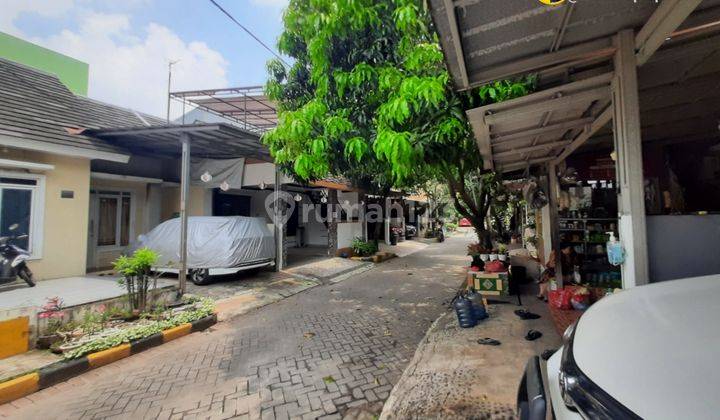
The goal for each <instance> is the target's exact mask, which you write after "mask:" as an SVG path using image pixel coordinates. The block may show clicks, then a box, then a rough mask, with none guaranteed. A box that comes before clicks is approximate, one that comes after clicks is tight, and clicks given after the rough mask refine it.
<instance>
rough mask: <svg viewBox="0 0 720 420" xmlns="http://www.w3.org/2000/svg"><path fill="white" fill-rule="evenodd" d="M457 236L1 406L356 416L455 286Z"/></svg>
mask: <svg viewBox="0 0 720 420" xmlns="http://www.w3.org/2000/svg"><path fill="white" fill-rule="evenodd" d="M466 241H467V239H461V238H452V239H449V240H448V241H447V242H445V243H444V244H435V245H432V246H430V247H428V248H426V249H424V250H422V251H420V252H417V253H415V254H412V255H410V256H407V257H404V258H398V259H394V260H391V261H388V262H386V263H383V264H381V265H379V266H378V267H377V268H375V269H373V270H370V271H367V272H365V273H363V274H360V275H358V276H356V277H354V278H351V279H347V280H345V281H343V282H341V283H337V284H331V285H327V286H318V287H315V288H313V289H310V290H308V291H305V292H303V293H300V294H298V295H295V296H292V297H290V298H288V299H285V300H283V301H280V302H278V303H275V304H272V305H269V306H266V307H263V308H260V309H258V310H257V311H255V312H252V313H250V314H247V315H244V316H242V317H239V318H236V319H234V320H232V321H229V322H225V323H222V324H218V325H217V326H216V327H214V328H213V329H212V330H210V331H209V332H205V333H196V334H192V335H190V336H187V337H183V338H181V339H178V340H175V341H173V342H171V343H168V344H166V345H163V346H160V347H157V348H154V349H151V350H149V351H146V352H144V353H141V354H138V355H135V356H132V357H130V358H128V359H124V360H122V361H119V362H117V363H114V364H111V365H108V366H105V367H103V368H100V369H97V370H95V371H91V372H88V373H86V374H84V375H82V376H79V377H77V378H75V379H73V380H71V381H69V382H67V383H64V384H60V385H58V386H56V387H53V388H49V389H46V390H43V391H41V392H38V393H36V394H33V395H31V396H30V397H28V398H25V399H22V400H19V401H18V402H16V403H13V404H15V406H18V408H19V409H15V406H13V407H9V406H6V407H0V415H2V414H5V415H9V416H10V417H12V418H27V419H31V418H43V419H51V418H58V419H76V418H83V419H85V418H88V419H90V418H93V419H94V418H111V417H112V418H133V419H140V418H173V419H174V418H261V419H274V418H278V419H284V418H322V417H327V418H340V417H346V418H362V417H367V418H369V417H371V416H372V415H373V414H377V413H379V412H380V411H381V409H382V403H383V401H384V400H385V399H386V398H387V397H388V395H389V392H390V390H391V388H392V386H393V384H395V383H396V382H397V380H398V379H399V377H400V375H401V373H402V371H403V369H404V368H405V367H406V366H407V364H408V362H409V360H410V359H411V358H412V356H413V354H414V351H415V348H416V347H417V344H418V343H419V342H420V340H421V339H422V337H423V336H424V333H425V331H426V330H427V328H428V327H429V325H430V324H431V323H432V321H433V320H435V318H437V316H439V315H440V313H441V312H443V311H444V309H445V307H446V306H447V303H448V301H449V300H450V298H451V297H452V296H453V293H454V290H455V289H456V288H457V287H458V286H459V284H460V282H461V281H462V272H461V265H462V264H463V263H465V262H466V260H467V257H465V256H464V255H465V245H466Z"/></svg>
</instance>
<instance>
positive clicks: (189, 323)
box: [0, 299, 217, 404]
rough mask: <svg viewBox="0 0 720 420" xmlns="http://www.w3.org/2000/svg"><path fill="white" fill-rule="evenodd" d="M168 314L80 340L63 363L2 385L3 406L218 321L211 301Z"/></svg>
mask: <svg viewBox="0 0 720 420" xmlns="http://www.w3.org/2000/svg"><path fill="white" fill-rule="evenodd" d="M169 311H170V313H169V314H167V317H166V318H163V319H155V320H151V319H148V318H143V319H137V320H134V321H125V325H122V326H120V325H115V326H113V327H111V328H108V329H106V330H104V333H98V334H91V335H87V336H85V337H86V339H85V340H84V341H81V340H78V341H77V342H78V343H80V344H79V345H77V346H74V347H72V348H70V349H69V350H68V351H66V352H64V353H63V358H64V360H61V361H58V362H54V363H52V364H49V365H47V366H44V367H42V368H40V369H38V370H35V371H31V372H26V373H24V374H21V375H18V376H15V377H13V378H8V380H6V381H4V382H0V404H4V403H7V402H9V401H13V400H15V399H18V398H22V397H24V396H26V395H29V394H31V393H33V392H36V391H38V390H40V389H43V388H47V387H49V386H52V385H55V384H57V383H60V382H63V381H66V380H68V379H70V378H72V377H74V376H77V375H80V374H82V373H84V372H86V371H88V370H91V369H95V368H98V367H101V366H104V365H106V364H109V363H112V362H115V361H117V360H120V359H123V358H125V357H128V356H131V355H133V354H137V353H140V352H142V351H145V350H147V349H150V348H152V347H155V346H158V345H160V344H163V343H166V342H168V341H171V340H174V339H176V338H179V337H182V336H184V335H187V334H190V333H192V332H195V331H202V330H205V329H207V328H209V327H210V326H212V325H214V324H215V323H216V322H217V315H216V313H215V312H214V304H213V302H212V301H211V300H209V299H196V300H193V301H192V302H188V303H187V304H185V305H183V306H182V307H179V308H172V309H170V310H169ZM68 342H69V343H72V342H73V341H68Z"/></svg>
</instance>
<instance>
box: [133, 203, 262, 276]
mask: <svg viewBox="0 0 720 420" xmlns="http://www.w3.org/2000/svg"><path fill="white" fill-rule="evenodd" d="M187 245H188V247H187V248H188V254H187V257H188V259H187V266H188V274H189V275H190V280H192V282H193V283H195V284H206V283H208V282H209V281H210V279H211V278H212V277H213V276H219V275H226V274H233V273H236V272H238V271H242V270H250V269H254V268H259V267H266V266H269V265H272V264H274V262H275V238H274V236H273V234H272V232H270V229H268V227H267V223H266V221H265V219H264V218H258V217H243V216H229V217H220V216H198V217H189V218H188V241H187ZM141 247H148V248H150V249H152V250H154V251H155V252H157V253H158V254H159V255H160V257H159V259H158V263H157V267H155V270H156V271H158V272H169V273H178V272H179V270H178V268H177V267H178V261H180V219H178V218H175V219H170V220H167V221H165V222H163V223H160V224H159V225H157V226H156V227H155V228H153V229H152V230H151V231H150V232H148V234H147V235H140V237H138V241H137V242H136V243H134V244H133V245H132V247H131V249H130V251H132V250H135V249H138V248H141Z"/></svg>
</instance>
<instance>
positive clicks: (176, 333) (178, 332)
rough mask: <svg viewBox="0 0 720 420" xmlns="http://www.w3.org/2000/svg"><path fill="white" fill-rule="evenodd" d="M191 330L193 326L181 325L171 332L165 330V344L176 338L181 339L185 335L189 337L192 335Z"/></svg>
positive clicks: (163, 333)
mask: <svg viewBox="0 0 720 420" xmlns="http://www.w3.org/2000/svg"><path fill="white" fill-rule="evenodd" d="M191 330H192V324H181V325H178V326H177V327H175V328H170V329H169V330H165V331H163V332H162V335H163V343H167V342H168V341H171V340H174V339H176V338H180V337H182V336H184V335H188V334H190V332H191Z"/></svg>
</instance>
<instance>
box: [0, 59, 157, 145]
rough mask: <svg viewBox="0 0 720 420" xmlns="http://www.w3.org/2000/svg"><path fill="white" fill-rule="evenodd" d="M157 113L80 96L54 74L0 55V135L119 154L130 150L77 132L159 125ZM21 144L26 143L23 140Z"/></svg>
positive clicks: (20, 139) (28, 141)
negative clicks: (147, 112)
mask: <svg viewBox="0 0 720 420" xmlns="http://www.w3.org/2000/svg"><path fill="white" fill-rule="evenodd" d="M164 123H165V121H164V120H162V119H159V118H157V117H153V116H150V115H146V114H140V113H138V112H135V111H132V110H129V109H125V108H121V107H117V106H114V105H109V104H105V103H102V102H99V101H95V100H92V99H88V98H85V97H81V96H75V95H74V94H73V93H72V92H70V91H69V90H68V89H67V88H66V87H65V85H63V84H62V83H61V82H60V80H59V79H58V78H57V77H56V76H54V75H51V74H48V73H45V72H43V71H40V70H37V69H34V68H31V67H28V66H25V65H22V64H18V63H15V62H13V61H9V60H5V59H1V58H0V136H2V137H5V138H12V139H16V140H18V141H20V142H23V141H27V143H28V144H30V143H31V142H40V143H39V144H45V145H48V146H65V147H74V148H79V149H83V150H86V151H97V152H107V153H117V154H127V151H126V150H123V149H122V148H119V147H117V146H114V145H112V144H110V143H108V142H106V141H103V140H100V139H95V138H91V137H87V136H83V135H80V134H71V132H72V131H74V130H78V129H83V128H106V127H113V126H128V125H157V124H164ZM20 144H22V143H20Z"/></svg>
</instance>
